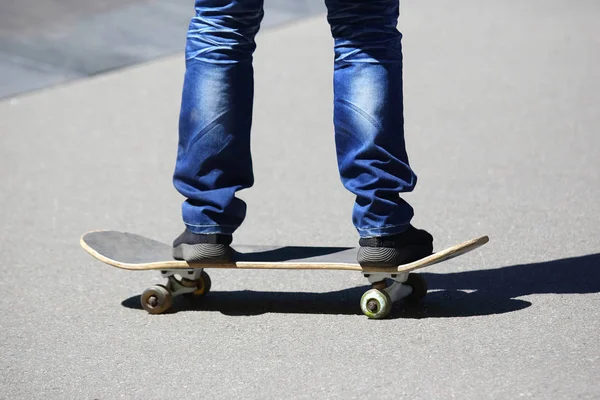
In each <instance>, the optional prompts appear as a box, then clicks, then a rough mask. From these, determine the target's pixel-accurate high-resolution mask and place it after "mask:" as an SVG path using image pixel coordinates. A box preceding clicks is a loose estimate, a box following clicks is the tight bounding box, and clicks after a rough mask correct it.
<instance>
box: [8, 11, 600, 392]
mask: <svg viewBox="0 0 600 400" xmlns="http://www.w3.org/2000/svg"><path fill="white" fill-rule="evenodd" d="M402 12H403V15H402V18H401V29H402V31H403V33H404V35H405V39H404V45H405V53H404V54H405V82H406V87H405V97H406V106H405V112H406V131H407V142H408V146H409V152H410V157H411V162H412V164H413V166H414V168H415V169H416V170H417V173H418V175H419V179H420V180H419V185H418V187H417V189H416V191H415V192H414V193H412V194H410V195H408V196H407V199H408V200H409V201H410V202H411V203H412V204H413V206H414V207H415V209H416V217H415V220H414V223H415V224H416V225H417V226H420V227H424V228H426V229H428V230H429V231H431V232H432V233H433V234H434V236H435V238H436V242H435V246H436V248H437V249H441V248H444V247H446V246H449V245H452V244H455V243H457V242H460V241H462V240H466V239H469V238H471V237H475V236H478V235H482V234H488V235H489V236H490V239H491V240H490V243H488V244H487V245H486V246H485V247H483V248H482V249H480V250H478V251H476V252H473V253H470V254H468V255H465V256H463V257H460V258H458V259H455V260H452V261H450V262H447V263H443V264H439V265H436V266H433V267H431V268H428V269H427V270H424V271H423V275H424V277H425V278H426V279H427V280H428V282H429V285H430V289H431V292H430V293H429V295H428V296H427V298H426V299H425V301H424V303H423V304H421V305H420V306H415V307H409V306H406V305H403V304H398V305H397V306H396V307H395V308H394V311H393V313H392V316H391V318H390V319H389V320H385V321H371V320H368V319H366V318H365V317H364V316H362V315H361V314H360V310H359V307H358V300H359V298H360V296H361V294H362V292H363V291H364V290H365V288H366V280H364V278H362V276H360V274H353V273H347V272H339V271H338V272H334V271H331V272H310V271H304V272H302V271H285V272H280V271H227V270H224V271H215V272H212V273H211V278H212V281H213V291H212V293H211V294H210V295H209V297H207V298H206V302H205V303H204V304H203V305H199V306H196V307H190V306H186V305H185V304H178V305H177V306H176V310H175V311H176V312H175V313H172V314H168V315H161V316H150V315H148V314H147V313H146V312H144V311H143V310H141V309H140V308H139V306H138V296H139V294H140V293H141V292H142V291H143V290H144V288H145V287H146V286H148V285H150V284H154V283H159V282H161V279H160V277H159V276H157V274H156V273H152V272H131V271H122V270H117V269H114V268H110V267H108V266H106V265H104V264H101V263H100V262H97V261H96V260H94V259H93V258H92V257H90V256H89V255H88V254H86V253H85V252H84V251H83V250H82V249H81V248H80V247H79V244H78V241H79V237H80V235H81V234H82V233H83V232H85V231H87V230H92V229H118V230H126V231H132V232H136V233H140V234H143V235H147V236H150V237H153V238H155V239H158V240H162V241H165V242H169V241H170V240H172V238H173V237H174V236H176V235H177V234H178V233H179V232H180V230H181V229H182V225H181V221H180V220H179V204H180V201H181V198H180V196H179V195H178V194H177V193H175V191H174V190H173V188H172V186H171V174H172V169H173V165H174V161H175V150H176V143H177V138H176V126H177V114H178V107H179V97H180V91H181V83H182V74H183V60H182V55H181V54H177V55H175V56H172V57H168V58H163V59H159V60H154V61H152V62H149V63H144V64H141V65H137V66H134V67H130V68H126V69H120V70H115V71H112V72H110V73H106V74H101V75H98V76H95V77H93V78H88V79H83V80H77V81H72V82H70V83H67V84H64V85H61V86H58V87H51V88H48V89H44V90H40V91H37V92H35V93H30V94H26V95H20V96H16V97H14V98H9V99H6V100H3V101H1V102H0V185H1V186H0V187H1V196H0V222H1V225H2V230H1V233H0V235H1V237H0V239H1V241H0V243H2V244H1V245H0V273H1V275H2V278H3V285H2V289H3V290H2V292H3V293H2V300H1V302H0V315H1V322H0V335H1V337H2V340H1V341H0V367H1V368H2V373H0V397H3V398H7V399H37V398H61V399H62V398H65V399H67V398H74V399H75V398H76V399H113V398H132V399H137V398H152V399H154V398H191V397H193V396H194V397H198V396H199V397H201V398H232V397H239V398H261V399H262V398H315V397H322V398H363V397H364V398H390V399H391V398H411V399H432V398H442V399H445V398H461V399H481V398H484V399H515V398H535V399H549V398H553V399H559V398H560V399H564V398H569V399H575V398H578V399H595V398H599V397H600V384H599V383H598V378H599V376H600V370H599V368H600V363H599V361H600V359H599V356H600V340H599V339H600V334H599V332H600V316H599V313H598V309H599V308H600V294H599V292H600V272H599V268H600V229H599V228H598V223H599V221H598V215H600V185H599V174H600V135H599V133H600V132H599V131H598V126H600V116H599V114H598V106H599V104H600V69H599V68H598V65H599V62H600V35H599V33H600V25H599V24H598V21H599V16H600V4H598V3H597V2H595V1H584V0H582V1H578V2H568V1H566V0H549V1H541V0H532V1H529V2H519V1H513V0H509V1H505V2H498V3H494V4H492V3H489V2H487V3H482V2H478V1H475V0H454V1H449V0H434V1H431V2H426V3H425V2H413V3H406V4H404V5H403V8H402ZM258 45H259V48H258V50H257V54H256V105H255V110H256V112H255V124H254V133H253V134H254V136H253V142H252V146H253V151H254V162H255V173H256V185H255V187H254V188H252V189H250V190H248V191H246V192H243V193H242V194H241V197H243V198H244V199H245V200H246V201H247V202H248V204H249V214H248V218H247V220H246V223H245V225H244V226H243V227H242V228H241V229H240V230H239V233H238V234H237V236H236V238H235V241H236V243H240V244H244V243H252V244H261V245H271V244H298V245H300V244H307V245H309V244H312V245H335V246H348V245H355V244H356V240H357V237H356V233H355V231H354V230H353V227H352V225H351V222H350V211H351V206H352V197H351V195H350V194H348V193H347V192H345V190H344V189H343V187H342V186H341V184H340V183H339V179H338V176H337V171H336V164H335V150H334V147H333V135H332V118H331V111H332V105H331V101H332V95H331V61H332V49H331V45H332V41H331V39H330V38H329V31H328V27H327V25H326V21H325V18H324V15H323V14H321V15H318V16H316V17H313V18H310V19H307V20H304V21H299V22H295V23H293V24H290V25H286V26H282V27H279V28H276V29H272V30H268V31H264V32H263V33H261V34H260V36H259V37H258Z"/></svg>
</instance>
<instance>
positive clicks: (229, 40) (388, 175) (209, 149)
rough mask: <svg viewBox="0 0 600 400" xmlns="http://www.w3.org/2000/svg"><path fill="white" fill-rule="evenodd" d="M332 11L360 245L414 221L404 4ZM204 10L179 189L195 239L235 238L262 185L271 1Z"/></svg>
mask: <svg viewBox="0 0 600 400" xmlns="http://www.w3.org/2000/svg"><path fill="white" fill-rule="evenodd" d="M325 3H326V5H327V8H328V15H327V20H328V21H329V24H330V26H331V33H332V36H333V38H334V44H335V47H334V50H335V61H334V77H333V82H334V116H333V118H334V126H335V143H336V148H337V161H338V167H339V173H340V177H341V180H342V183H343V184H344V186H345V187H346V188H347V189H348V190H349V191H350V192H352V193H354V194H355V195H356V201H355V204H354V208H353V213H352V220H353V223H354V225H355V227H356V229H357V231H358V233H359V235H360V237H373V236H386V235H391V234H395V233H399V232H402V231H404V230H405V229H406V228H407V226H408V224H409V223H410V220H411V218H412V217H413V209H412V207H411V206H410V205H409V204H408V203H407V202H406V201H404V200H403V199H401V198H400V196H399V193H402V192H409V191H412V190H413V189H414V187H415V185H416V182H417V176H416V175H415V173H414V171H413V170H412V169H411V168H410V166H409V162H408V156H407V153H406V149H405V142H404V117H403V97H402V45H401V38H402V35H401V34H400V32H398V30H397V28H396V25H397V21H398V10H399V6H398V0H395V1H394V0H369V1H364V0H326V1H325ZM195 8H196V16H195V17H194V18H193V19H192V21H191V23H190V26H189V30H188V35H187V46H186V73H185V78H184V85H183V95H182V103H181V113H180V120H179V147H178V155H177V163H176V166H175V173H174V177H173V182H174V185H175V187H176V189H177V190H178V191H179V192H180V193H181V194H182V195H183V196H185V197H186V201H185V202H184V203H183V206H182V216H183V221H184V223H185V224H186V226H187V227H188V228H189V229H190V230H191V231H192V232H194V233H204V234H207V233H223V234H232V233H233V232H234V231H235V230H236V229H237V228H238V227H239V226H240V224H241V223H242V222H243V220H244V217H245V215H246V204H245V203H244V202H243V201H242V200H241V199H239V198H237V197H236V196H235V193H236V192H237V191H238V190H241V189H245V188H249V187H251V186H252V184H253V182H254V177H253V173H252V158H251V154H250V130H251V125H252V106H253V96H254V81H253V68H252V54H253V52H254V50H255V48H256V43H255V41H254V38H255V35H256V33H257V32H258V30H259V25H260V22H261V20H262V17H263V1H262V0H197V1H196V5H195ZM316 217H318V216H316Z"/></svg>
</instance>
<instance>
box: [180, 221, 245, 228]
mask: <svg viewBox="0 0 600 400" xmlns="http://www.w3.org/2000/svg"><path fill="white" fill-rule="evenodd" d="M185 224H186V225H188V226H193V227H195V228H209V227H211V228H212V227H219V228H237V226H236V225H217V224H213V225H196V224H190V223H189V222H185Z"/></svg>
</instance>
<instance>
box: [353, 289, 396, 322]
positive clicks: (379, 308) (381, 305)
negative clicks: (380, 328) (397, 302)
mask: <svg viewBox="0 0 600 400" xmlns="http://www.w3.org/2000/svg"><path fill="white" fill-rule="evenodd" d="M360 309H361V310H362V312H363V314H365V315H366V316H367V317H369V318H370V319H382V318H385V317H387V316H388V315H389V314H390V312H391V311H392V300H391V299H390V296H389V295H388V294H387V293H386V292H385V291H382V290H379V289H370V290H367V291H366V292H365V294H363V296H362V298H361V299H360Z"/></svg>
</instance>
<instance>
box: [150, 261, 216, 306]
mask: <svg viewBox="0 0 600 400" xmlns="http://www.w3.org/2000/svg"><path fill="white" fill-rule="evenodd" d="M160 274H161V276H162V277H163V278H166V279H167V284H166V285H154V286H150V287H149V288H147V289H146V290H144V292H143V293H142V296H141V298H140V302H141V304H142V307H143V308H144V310H146V311H148V312H149V313H150V314H161V313H163V312H165V311H167V310H168V309H170V308H171V306H172V305H173V297H177V296H181V295H187V296H193V297H194V298H198V297H202V296H204V295H205V294H206V293H208V291H209V290H210V286H211V281H210V277H209V276H208V274H207V273H206V272H204V270H203V269H202V268H194V269H165V270H161V271H160Z"/></svg>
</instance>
